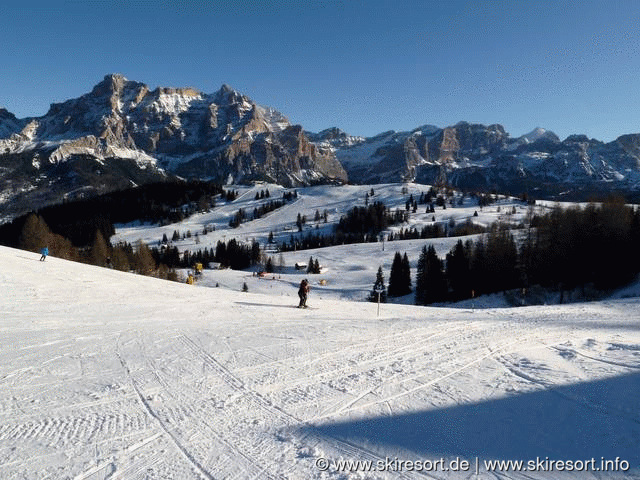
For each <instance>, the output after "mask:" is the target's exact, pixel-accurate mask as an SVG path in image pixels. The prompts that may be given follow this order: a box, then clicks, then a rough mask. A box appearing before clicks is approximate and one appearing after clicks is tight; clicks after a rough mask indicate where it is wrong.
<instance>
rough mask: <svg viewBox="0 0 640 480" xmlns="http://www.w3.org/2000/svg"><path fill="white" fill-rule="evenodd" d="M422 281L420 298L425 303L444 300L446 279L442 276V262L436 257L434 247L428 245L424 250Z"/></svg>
mask: <svg viewBox="0 0 640 480" xmlns="http://www.w3.org/2000/svg"><path fill="white" fill-rule="evenodd" d="M423 275H424V276H423V278H424V283H423V285H422V288H423V291H422V294H421V298H422V299H423V301H424V304H425V305H428V304H430V303H433V302H441V301H444V300H446V296H447V280H446V278H445V276H444V270H443V262H442V260H440V259H439V258H438V255H437V254H436V249H435V248H434V247H433V245H429V247H428V248H427V250H426V252H425V261H424V274H423Z"/></svg>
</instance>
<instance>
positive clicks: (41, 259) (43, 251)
mask: <svg viewBox="0 0 640 480" xmlns="http://www.w3.org/2000/svg"><path fill="white" fill-rule="evenodd" d="M40 253H41V254H42V256H41V257H40V261H41V262H44V261H45V260H46V258H47V255H49V249H48V248H47V247H44V248H43V249H42V250H40Z"/></svg>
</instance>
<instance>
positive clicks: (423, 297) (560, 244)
mask: <svg viewBox="0 0 640 480" xmlns="http://www.w3.org/2000/svg"><path fill="white" fill-rule="evenodd" d="M639 242H640V210H638V209H634V208H632V207H629V206H626V205H624V203H623V202H622V201H621V200H611V201H607V202H605V203H602V204H598V205H596V204H590V205H589V206H587V207H586V208H579V207H574V208H569V209H566V210H563V209H561V208H559V207H558V208H554V209H553V210H552V211H551V212H549V213H547V214H544V215H538V216H534V217H533V218H532V220H531V223H530V226H529V228H527V229H526V230H521V231H520V232H519V234H518V239H517V240H516V238H514V236H513V234H512V232H511V231H509V230H508V229H507V228H506V227H503V226H500V225H493V226H492V227H491V229H490V231H489V232H488V233H486V234H484V235H482V236H481V237H479V238H478V239H476V240H475V241H474V240H467V241H465V242H463V241H462V240H459V241H458V242H457V243H456V244H455V246H454V247H453V248H452V249H451V250H450V251H449V252H448V253H447V254H446V256H445V258H444V259H441V258H440V257H438V255H437V253H436V251H435V248H434V247H433V246H432V245H428V246H427V245H425V246H424V247H423V249H422V251H421V253H420V255H419V258H418V261H417V269H416V280H415V303H416V304H418V305H428V304H431V303H434V302H444V301H458V300H464V299H468V298H472V297H473V296H478V295H482V294H490V293H496V292H504V291H507V290H512V289H523V293H526V291H527V289H528V288H530V287H531V286H534V285H539V286H541V287H544V288H547V289H550V290H553V291H557V292H560V301H561V302H562V301H563V298H564V292H567V291H569V290H573V289H576V288H581V289H582V290H583V291H584V289H585V287H587V286H592V287H593V288H595V289H597V290H601V291H602V290H608V289H612V288H616V287H620V286H622V285H625V284H627V283H628V282H629V281H631V280H632V279H633V278H634V277H635V276H636V275H638V273H640V249H639V248H638V245H640V243H639ZM405 257H406V253H405ZM401 260H403V258H402V257H401V256H400V253H399V252H396V255H395V257H394V261H393V264H392V267H391V272H390V278H389V287H388V289H387V292H386V293H387V294H388V296H390V297H393V296H402V295H407V294H408V293H410V292H411V278H410V275H407V273H406V272H407V266H406V264H408V260H407V261H405V262H403V261H401ZM381 281H382V282H383V277H382V271H381V269H380V270H379V272H378V275H377V278H376V285H379V284H380V283H381ZM373 298H374V296H373V292H372V294H371V295H370V299H372V300H373ZM376 298H377V297H376Z"/></svg>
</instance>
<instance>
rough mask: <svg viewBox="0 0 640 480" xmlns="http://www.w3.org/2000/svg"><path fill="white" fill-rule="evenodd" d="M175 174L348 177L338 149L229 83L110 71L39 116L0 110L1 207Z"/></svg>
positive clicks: (225, 178)
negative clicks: (161, 79) (203, 85)
mask: <svg viewBox="0 0 640 480" xmlns="http://www.w3.org/2000/svg"><path fill="white" fill-rule="evenodd" d="M168 175H179V176H182V177H196V178H202V179H213V180H216V181H219V182H223V183H242V182H245V183H246V182H250V181H252V180H270V181H273V182H277V183H279V184H282V185H289V186H291V185H305V184H313V183H332V182H343V181H346V179H347V175H346V173H345V171H344V170H343V168H342V167H341V165H340V163H339V162H338V161H337V160H336V159H335V156H334V154H333V152H332V150H331V149H329V148H321V147H318V146H317V145H315V144H314V143H312V142H310V141H309V140H308V138H307V137H306V135H305V133H304V131H303V129H302V127H300V126H295V125H291V124H290V123H289V121H288V120H287V118H286V117H284V115H282V114H281V113H280V112H278V111H276V110H274V109H272V108H269V107H263V106H260V105H257V104H256V103H254V102H253V101H252V100H251V99H249V98H248V97H246V96H244V95H241V94H239V93H238V92H236V91H235V90H233V89H232V88H231V87H229V86H227V85H223V86H222V88H220V90H218V91H217V92H215V93H212V94H204V93H202V92H199V91H197V90H195V89H192V88H177V89H176V88H157V89H155V90H150V89H149V87H148V86H147V85H145V84H143V83H139V82H134V81H129V80H127V79H126V78H125V77H123V76H122V75H107V76H106V77H105V78H104V80H103V81H102V82H100V83H99V84H98V85H96V86H95V87H94V88H93V90H92V91H91V92H90V93H87V94H85V95H82V96H81V97H79V98H75V99H71V100H68V101H66V102H63V103H59V104H53V105H51V108H50V109H49V111H48V112H47V113H46V114H45V115H44V116H42V117H38V118H26V119H17V118H16V117H15V116H14V115H13V114H11V113H10V112H7V111H6V110H0V188H1V189H2V190H1V192H2V193H1V195H2V197H1V198H2V200H0V201H4V202H3V203H7V202H8V201H11V202H12V204H13V206H14V207H15V208H17V209H21V208H22V209H24V208H25V207H26V208H33V207H34V206H37V203H39V202H51V201H56V200H60V199H62V198H63V197H68V196H69V195H70V194H73V192H75V191H78V189H79V190H80V191H82V192H84V191H87V190H93V191H97V192H101V191H106V190H113V189H114V188H118V187H121V186H123V184H125V185H126V184H127V183H128V184H131V183H136V184H137V183H140V182H145V181H147V182H148V181H152V180H158V179H161V178H164V177H166V176H168Z"/></svg>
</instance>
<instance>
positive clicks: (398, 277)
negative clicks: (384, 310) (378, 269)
mask: <svg viewBox="0 0 640 480" xmlns="http://www.w3.org/2000/svg"><path fill="white" fill-rule="evenodd" d="M403 291H404V289H403V287H402V256H401V255H400V252H396V254H395V255H394V257H393V263H392V264H391V272H390V273H389V288H388V289H387V294H388V295H389V296H390V297H399V296H401V295H402V292H403Z"/></svg>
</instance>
